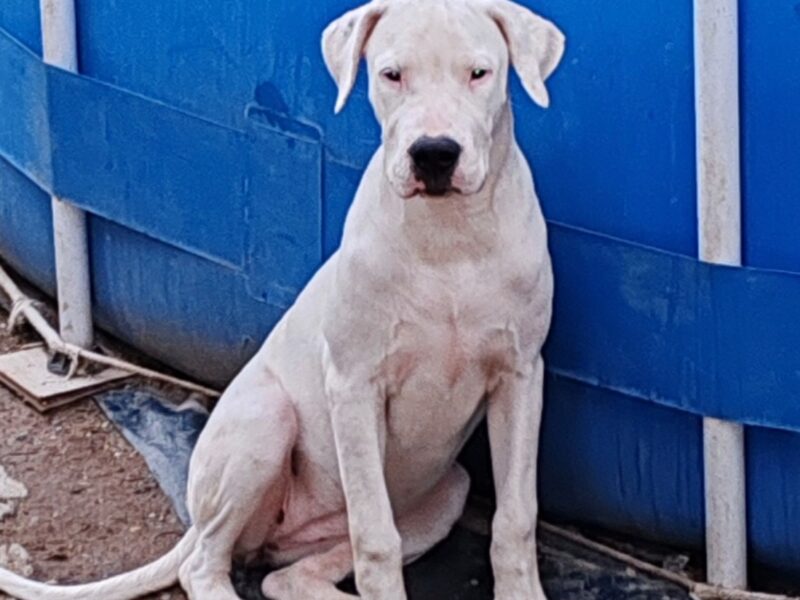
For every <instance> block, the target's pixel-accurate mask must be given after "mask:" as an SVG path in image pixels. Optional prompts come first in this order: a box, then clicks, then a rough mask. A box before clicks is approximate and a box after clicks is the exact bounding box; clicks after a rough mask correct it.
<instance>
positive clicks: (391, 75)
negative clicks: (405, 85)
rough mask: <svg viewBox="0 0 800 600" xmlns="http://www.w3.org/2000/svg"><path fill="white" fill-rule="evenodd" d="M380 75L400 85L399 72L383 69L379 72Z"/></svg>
mask: <svg viewBox="0 0 800 600" xmlns="http://www.w3.org/2000/svg"><path fill="white" fill-rule="evenodd" d="M381 75H383V77H384V78H385V79H387V80H389V81H391V82H392V83H400V79H401V78H402V76H401V75H400V71H398V70H397V69H385V70H384V71H382V72H381Z"/></svg>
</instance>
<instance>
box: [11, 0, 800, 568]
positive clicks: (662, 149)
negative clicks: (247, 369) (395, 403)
mask: <svg viewBox="0 0 800 600" xmlns="http://www.w3.org/2000/svg"><path fill="white" fill-rule="evenodd" d="M550 4H552V5H550ZM768 4H769V6H766V5H765V4H764V3H758V2H757V1H756V0H742V32H743V48H742V58H743V64H742V73H743V89H742V95H743V108H744V111H743V113H744V115H743V135H744V139H743V158H744V176H745V179H744V192H745V219H744V222H745V223H744V224H745V242H746V243H745V258H746V262H747V264H748V268H745V269H731V268H725V267H711V266H708V265H699V264H698V263H697V262H696V261H695V260H694V259H693V258H692V257H693V256H694V255H695V253H696V246H697V241H696V234H695V231H696V221H695V177H694V172H695V166H694V165H695V153H694V125H693V124H694V113H693V83H692V82H693V72H692V45H691V44H692V31H691V22H692V19H691V8H692V4H691V1H690V0H681V1H680V2H669V3H664V2H660V3H656V2H653V3H646V4H645V5H642V3H641V2H634V1H633V0H623V1H622V2H617V3H613V4H609V3H585V2H579V1H578V0H565V1H563V2H558V3H555V2H553V3H544V2H543V1H540V0H536V1H533V0H531V2H530V5H531V6H534V7H536V8H539V9H540V10H541V12H543V13H545V14H547V15H548V16H550V17H552V18H553V19H554V20H555V21H556V22H558V23H559V24H560V25H561V26H562V27H563V28H564V30H565V31H566V33H567V37H568V50H567V54H566V56H565V59H564V62H563V63H562V66H561V67H560V68H559V70H558V71H557V73H556V74H555V76H554V77H553V78H552V80H551V82H550V86H551V93H552V99H553V106H552V108H551V109H550V110H549V111H542V110H540V109H538V108H537V107H535V106H534V105H533V103H531V102H529V101H528V100H527V99H526V98H525V97H524V95H523V94H522V93H521V91H520V89H519V83H518V82H517V81H516V80H514V81H513V82H512V92H513V101H514V104H515V112H516V117H517V124H516V129H517V133H518V137H519V139H520V142H521V144H522V146H523V149H524V150H525V151H526V154H527V155H528V157H529V158H530V159H531V162H532V164H533V168H534V172H535V176H536V180H537V187H538V190H539V193H540V196H541V198H542V202H543V205H544V208H545V212H546V214H547V216H548V218H549V219H550V220H551V222H552V227H551V249H552V253H553V257H554V264H555V269H556V281H557V290H556V306H555V308H556V311H555V320H554V327H553V333H552V335H551V340H550V343H549V345H548V348H547V357H548V361H549V366H550V377H549V380H548V404H547V411H546V415H545V427H544V436H543V451H542V461H541V463H542V464H541V477H540V479H541V497H542V505H543V507H544V508H545V509H546V510H547V511H549V512H551V513H555V514H558V515H560V516H563V517H567V518H571V519H579V520H583V521H586V522H590V523H595V524H601V525H605V526H609V527H614V528H619V529H625V530H629V531H633V532H636V533H639V534H641V535H644V536H650V537H656V538H659V539H662V540H668V541H672V542H675V543H682V544H700V542H701V541H702V530H703V501H702V462H701V451H700V449H701V434H700V416H701V415H715V416H721V417H725V418H730V419H733V420H738V421H741V422H744V423H746V424H748V425H749V426H750V427H749V429H748V463H749V466H750V469H749V470H750V479H749V482H748V486H749V487H748V489H749V496H750V498H749V500H750V507H751V510H750V515H749V520H750V530H751V531H750V534H751V543H752V554H753V556H754V558H755V560H756V561H759V562H761V563H764V564H768V565H771V566H774V567H777V568H780V569H784V570H786V571H794V572H795V573H797V572H800V570H798V567H800V558H798V557H800V548H798V547H797V540H798V539H800V518H797V515H798V512H800V483H798V482H800V477H797V476H796V475H800V473H798V471H800V458H798V457H800V452H795V451H794V450H796V449H800V448H795V446H800V435H798V434H797V433H795V431H798V430H800V409H798V408H797V406H796V405H797V403H796V398H797V397H798V396H799V395H800V375H798V372H799V371H798V368H797V365H798V364H800V325H798V323H797V322H798V319H797V318H796V314H797V308H796V307H797V306H800V274H798V273H800V253H799V252H800V251H799V250H798V248H800V244H797V243H796V240H797V234H796V232H797V230H798V225H800V208H798V207H800V203H798V202H797V200H798V194H800V162H798V161H800V114H798V112H797V110H796V105H797V98H798V96H800V77H798V76H796V74H797V73H800V69H798V66H800V65H798V61H799V60H800V59H798V56H800V35H798V32H799V31H800V14H799V13H798V11H797V8H796V6H795V3H793V2H788V1H784V0H782V1H780V2H773V3H768ZM35 5H36V3H34V2H28V1H26V0H6V2H3V3H0V157H2V158H0V255H2V256H3V257H4V259H5V260H7V261H9V262H10V263H11V264H12V265H13V266H15V267H16V268H17V269H19V270H20V271H22V272H23V273H25V275H27V276H28V277H29V278H30V279H32V280H33V281H34V282H35V283H36V284H37V285H39V286H41V287H43V288H44V289H45V290H47V291H49V292H51V293H52V291H53V286H54V283H53V282H54V277H53V260H52V235H51V232H50V215H49V198H48V193H50V192H55V193H57V194H59V195H62V196H65V197H67V198H69V199H71V200H72V201H74V202H75V203H77V204H79V205H80V206H82V207H84V208H85V209H86V210H87V211H88V212H89V213H90V232H91V249H92V252H91V260H92V273H93V296H94V297H93V301H94V305H95V308H96V317H97V319H98V321H99V323H100V324H101V326H103V327H105V328H106V329H108V330H110V331H113V332H115V333H116V334H117V335H119V336H121V337H122V338H124V339H126V340H127V341H129V342H131V343H133V344H134V345H136V346H137V347H139V348H141V349H143V350H145V351H147V352H150V353H151V354H153V355H155V356H157V357H159V358H162V359H164V360H165V361H167V362H169V363H170V364H172V365H175V366H177V367H178V368H181V369H183V370H185V371H187V372H189V373H193V374H195V375H197V376H199V377H202V378H203V379H206V380H209V381H213V382H221V381H224V380H226V379H227V378H229V377H230V376H231V374H232V373H234V372H235V371H236V369H237V368H238V367H239V366H240V365H241V364H242V362H243V361H245V360H246V359H247V358H248V357H249V356H250V355H251V354H252V353H253V352H254V351H255V349H256V348H257V347H258V345H259V344H260V342H261V341H262V340H263V338H264V336H265V335H266V334H267V332H268V331H269V329H270V328H271V327H272V325H274V323H275V322H276V321H277V319H279V318H280V315H281V314H282V313H283V311H284V310H285V308H286V307H287V306H289V305H290V304H291V302H292V300H293V298H294V297H295V295H296V294H297V292H298V291H299V290H300V289H301V288H302V286H303V285H304V283H305V282H306V280H307V279H308V278H309V277H310V275H311V274H312V273H313V271H314V270H315V269H316V268H317V266H318V265H319V264H320V263H321V261H322V260H324V258H325V257H326V256H328V255H329V254H330V253H331V252H332V251H333V250H334V249H335V248H336V246H337V245H338V242H339V239H340V235H341V225H342V221H343V219H344V215H345V213H346V211H347V208H348V206H349V203H350V200H351V198H352V195H353V192H354V190H355V188H356V186H357V185H358V181H359V177H360V172H361V170H362V169H363V167H364V165H365V164H366V161H367V160H368V158H369V156H370V154H371V152H372V151H373V150H374V148H375V146H376V145H377V143H378V140H379V131H378V128H377V126H376V124H375V122H374V118H373V116H372V113H371V109H370V107H369V105H368V102H367V100H366V85H365V77H364V74H363V73H362V74H361V75H360V77H359V81H358V83H357V85H356V89H355V92H354V94H353V97H352V99H351V101H350V103H349V104H348V106H347V108H346V109H345V111H344V112H343V113H342V114H341V115H340V116H338V117H334V116H333V114H332V110H331V109H332V106H333V102H334V97H335V90H334V89H333V84H332V83H331V81H330V78H329V77H328V76H327V74H326V72H325V69H324V66H323V63H322V59H321V56H320V53H319V34H320V32H321V30H322V28H323V27H324V25H325V24H326V23H327V22H328V21H329V20H330V19H331V18H333V17H334V16H336V15H337V14H339V13H341V12H342V11H343V10H344V9H346V8H349V7H350V3H349V2H348V1H347V0H325V1H323V2H316V3H303V2H280V1H278V0H259V1H256V0H230V1H227V2H219V1H218V0H199V1H198V0H194V1H193V2H184V1H175V2H168V3H147V4H146V5H145V4H141V3H138V4H137V3H117V2H102V3H101V2H78V3H77V8H78V19H79V34H80V40H79V48H80V67H81V71H82V76H76V75H71V74H68V73H65V72H63V71H59V70H57V69H53V68H50V67H45V66H44V65H43V64H42V63H41V61H40V60H39V58H38V53H39V52H40V46H41V44H40V42H39V31H38V18H39V15H38V11H37V9H36V6H35ZM778 430H781V431H778ZM478 454H480V453H478ZM471 462H472V465H473V470H474V471H475V472H476V473H477V475H478V477H479V479H481V480H482V483H484V484H485V482H486V479H487V474H486V466H485V465H486V463H485V462H482V461H481V460H477V459H475V456H473V457H472V460H471Z"/></svg>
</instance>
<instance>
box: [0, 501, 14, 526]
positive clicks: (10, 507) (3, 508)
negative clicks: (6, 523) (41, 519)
mask: <svg viewBox="0 0 800 600" xmlns="http://www.w3.org/2000/svg"><path fill="white" fill-rule="evenodd" d="M16 512H17V507H16V505H15V504H14V503H13V502H10V501H9V502H0V523H2V522H3V519H5V518H6V517H13V516H14V514H15V513H16Z"/></svg>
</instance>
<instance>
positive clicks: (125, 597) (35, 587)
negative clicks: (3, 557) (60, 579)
mask: <svg viewBox="0 0 800 600" xmlns="http://www.w3.org/2000/svg"><path fill="white" fill-rule="evenodd" d="M196 539H197V534H196V532H195V529H194V528H193V527H192V528H190V529H189V531H187V532H186V534H185V535H184V536H183V537H182V538H181V540H180V541H179V542H178V544H177V545H176V546H175V547H174V548H173V549H172V550H170V551H169V552H168V553H167V554H165V555H164V556H162V557H161V558H159V559H157V560H155V561H153V562H151V563H150V564H148V565H145V566H143V567H140V568H138V569H136V570H134V571H129V572H128V573H122V574H121V575H116V576H115V577H110V578H109V579H104V580H102V581H97V582H94V583H86V584H80V585H66V586H57V585H48V584H46V583H39V582H38V581H32V580H30V579H25V578H24V577H20V576H19V575H17V574H16V573H12V572H11V571H7V570H5V569H0V592H5V593H6V594H10V595H11V596H13V597H15V598H19V600H132V599H133V598H139V597H140V596H143V595H145V594H149V593H152V592H157V591H159V590H163V589H164V588H167V587H169V586H171V585H172V584H174V583H175V582H176V581H177V580H178V569H179V568H180V566H181V564H182V563H183V561H184V560H186V557H187V556H188V555H189V553H190V552H191V550H192V547H193V546H194V543H195V540H196Z"/></svg>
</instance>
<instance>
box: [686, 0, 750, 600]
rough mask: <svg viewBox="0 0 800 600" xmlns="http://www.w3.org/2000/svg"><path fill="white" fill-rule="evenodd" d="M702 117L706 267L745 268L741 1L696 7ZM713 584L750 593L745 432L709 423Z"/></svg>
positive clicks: (706, 1)
mask: <svg viewBox="0 0 800 600" xmlns="http://www.w3.org/2000/svg"><path fill="white" fill-rule="evenodd" d="M694 52H695V111H696V125H697V188H698V189H697V191H698V202H697V214H698V238H699V255H700V259H701V260H703V261H707V262H712V263H717V264H725V265H740V264H741V239H742V236H741V190H740V185H741V183H740V181H741V180H740V157H739V31H738V6H737V0H695V2H694ZM703 450H704V451H703V455H704V464H705V505H706V554H707V563H708V567H707V570H708V580H709V582H711V583H713V584H716V585H721V586H725V587H729V588H745V587H746V586H747V503H746V491H747V488H746V485H745V483H746V480H745V447H744V428H743V427H742V426H741V425H738V424H736V423H729V422H725V421H720V420H718V419H711V418H707V419H705V420H704V422H703Z"/></svg>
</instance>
